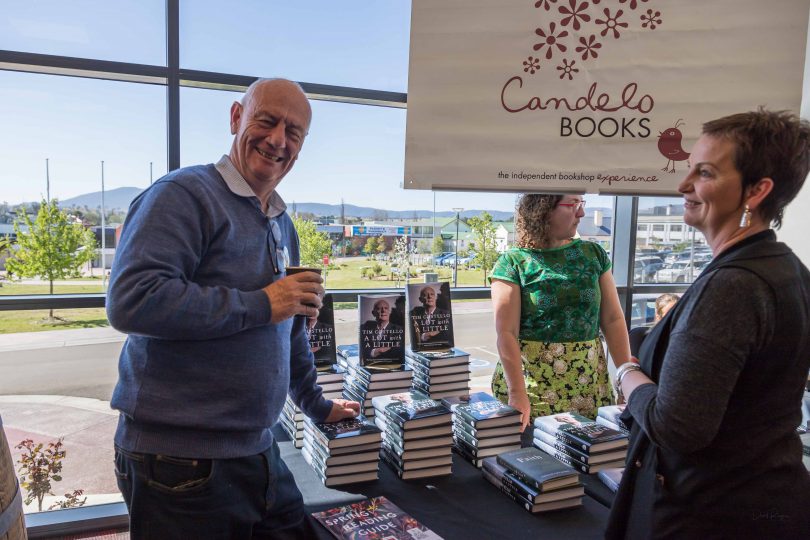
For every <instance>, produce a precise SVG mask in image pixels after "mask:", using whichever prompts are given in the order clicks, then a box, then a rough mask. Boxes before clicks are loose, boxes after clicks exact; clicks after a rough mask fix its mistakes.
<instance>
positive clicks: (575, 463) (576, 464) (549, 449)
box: [532, 439, 624, 474]
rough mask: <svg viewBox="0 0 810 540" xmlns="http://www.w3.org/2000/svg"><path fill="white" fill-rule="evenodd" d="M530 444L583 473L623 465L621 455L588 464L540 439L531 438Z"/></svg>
mask: <svg viewBox="0 0 810 540" xmlns="http://www.w3.org/2000/svg"><path fill="white" fill-rule="evenodd" d="M532 444H534V446H535V447H537V448H538V449H539V450H542V451H543V452H544V453H546V454H548V455H549V457H552V458H554V459H556V460H557V461H559V462H560V463H564V464H565V465H568V466H569V467H572V468H574V469H576V470H577V471H579V472H582V473H584V474H596V473H597V472H599V471H601V470H602V469H607V468H610V467H621V466H622V465H624V458H623V457H622V458H619V459H614V460H612V461H605V462H601V463H593V464H588V463H583V462H582V461H580V460H578V459H576V458H574V457H572V456H571V455H570V454H566V453H565V452H561V451H559V450H557V449H555V448H554V447H553V446H551V445H549V444H546V443H545V442H543V441H541V440H540V439H532Z"/></svg>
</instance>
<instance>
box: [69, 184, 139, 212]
mask: <svg viewBox="0 0 810 540" xmlns="http://www.w3.org/2000/svg"><path fill="white" fill-rule="evenodd" d="M142 191H143V190H142V189H141V188H136V187H122V188H116V189H109V190H108V189H105V190H104V207H105V209H109V210H113V209H116V208H117V209H119V210H126V209H127V208H129V203H131V202H132V199H134V198H135V197H137V196H138V195H139V194H140V193H141V192H142ZM59 206H63V207H66V208H67V207H71V206H78V207H82V206H87V207H88V208H100V207H101V192H100V191H94V192H93V193H85V194H84V195H78V196H76V197H73V198H70V199H65V200H63V201H59Z"/></svg>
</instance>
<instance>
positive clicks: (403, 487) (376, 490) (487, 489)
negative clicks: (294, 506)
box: [275, 429, 608, 540]
mask: <svg viewBox="0 0 810 540" xmlns="http://www.w3.org/2000/svg"><path fill="white" fill-rule="evenodd" d="M275 433H276V434H277V437H278V441H279V447H280V448H281V455H282V457H283V458H284V461H285V462H286V463H287V466H288V467H289V468H290V470H291V471H292V472H293V474H294V475H295V479H296V482H297V483H298V487H299V488H300V489H301V493H302V494H303V495H304V504H306V506H307V509H308V510H309V511H310V512H317V511H321V510H326V509H327V508H332V507H335V506H341V505H344V504H348V503H350V502H356V501H359V500H362V499H365V498H367V497H377V496H380V495H385V496H386V497H387V498H388V499H389V500H391V501H392V502H393V503H394V504H396V505H397V506H399V507H400V508H402V509H403V510H404V511H405V512H407V513H409V514H410V515H412V516H413V517H415V518H416V519H417V520H419V521H420V522H422V523H424V524H425V525H426V526H427V527H429V528H430V529H432V530H433V531H434V532H435V533H436V534H438V535H439V536H441V537H443V538H444V539H445V540H454V539H462V540H478V539H480V540H496V539H510V540H512V539H516V538H577V539H579V538H583V539H586V538H603V536H604V529H605V524H606V522H607V516H608V509H607V508H606V507H605V506H604V505H603V504H600V503H599V502H597V501H596V500H594V499H592V498H591V497H589V496H586V497H585V498H584V504H583V506H582V507H579V508H574V509H569V510H560V511H556V512H549V513H543V514H537V515H534V514H531V513H529V512H527V511H526V510H524V509H523V508H522V507H520V506H519V505H518V504H517V503H515V502H514V501H512V500H511V499H509V498H508V497H507V496H506V495H504V494H503V493H501V492H500V491H499V490H498V489H497V488H495V487H494V486H493V485H491V484H490V483H489V482H487V481H486V480H485V479H484V478H483V477H482V476H481V471H480V470H478V469H476V468H475V467H473V466H472V465H471V464H470V463H468V462H466V461H464V460H463V459H462V458H461V457H459V456H458V455H455V454H454V455H453V474H452V476H447V477H438V478H426V479H420V480H412V481H403V480H400V479H399V478H397V476H396V475H395V474H394V473H393V472H392V471H391V469H390V468H389V467H388V465H386V464H385V463H380V475H379V476H380V477H379V480H377V481H376V482H369V483H365V484H357V485H353V486H349V487H347V488H345V489H346V491H340V490H335V489H329V488H326V487H324V486H323V484H322V483H321V482H320V480H318V477H317V476H316V474H315V471H313V470H312V468H311V467H309V466H308V465H307V464H306V462H304V459H303V457H302V455H301V452H300V450H298V449H296V448H295V447H294V446H293V444H292V443H291V442H289V439H288V438H287V437H286V435H284V434H283V432H282V431H281V430H279V429H277V430H275ZM583 480H584V481H585V482H586V486H591V488H594V486H596V484H598V483H599V481H598V479H597V478H596V477H595V476H592V477H587V478H586V477H583ZM600 485H601V484H600ZM591 488H589V491H593V489H591ZM602 488H604V489H605V490H607V488H606V487H605V486H602ZM320 532H321V533H322V535H321V536H320V538H322V539H324V540H327V539H330V538H332V536H331V535H330V534H329V533H328V532H327V531H326V529H321V530H320Z"/></svg>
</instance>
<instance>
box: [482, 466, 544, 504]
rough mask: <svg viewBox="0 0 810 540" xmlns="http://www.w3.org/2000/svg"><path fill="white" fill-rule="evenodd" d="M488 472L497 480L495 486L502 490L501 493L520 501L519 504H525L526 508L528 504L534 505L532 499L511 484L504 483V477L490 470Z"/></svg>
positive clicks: (517, 501)
mask: <svg viewBox="0 0 810 540" xmlns="http://www.w3.org/2000/svg"><path fill="white" fill-rule="evenodd" d="M487 474H489V476H490V478H492V479H493V480H494V481H495V482H496V483H495V484H494V485H495V487H497V488H498V489H500V490H501V493H503V494H504V495H506V496H507V497H509V498H510V499H512V500H513V501H515V502H516V503H518V504H519V505H521V506H523V507H524V508H525V507H526V505H527V504H528V505H529V506H532V505H533V504H534V503H532V502H531V501H530V500H528V499H527V498H526V497H524V496H523V495H521V494H520V493H519V492H517V491H515V490H514V489H512V487H511V486H510V485H507V484H505V483H503V481H502V479H501V478H499V477H498V476H497V475H494V474H492V472H490V471H487Z"/></svg>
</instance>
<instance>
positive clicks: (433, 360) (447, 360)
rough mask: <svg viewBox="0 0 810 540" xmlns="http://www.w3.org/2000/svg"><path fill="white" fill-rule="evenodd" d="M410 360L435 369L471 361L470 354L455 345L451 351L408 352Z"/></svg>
mask: <svg viewBox="0 0 810 540" xmlns="http://www.w3.org/2000/svg"><path fill="white" fill-rule="evenodd" d="M405 353H406V355H407V357H408V361H409V362H410V363H412V364H414V365H416V364H419V365H421V366H422V367H425V368H428V369H433V368H439V367H448V366H459V365H464V364H469V363H470V355H469V353H466V352H464V351H462V350H461V349H459V348H456V347H454V348H453V349H451V350H449V351H419V352H416V351H412V350H410V349H408V350H407V351H406V352H405Z"/></svg>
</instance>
